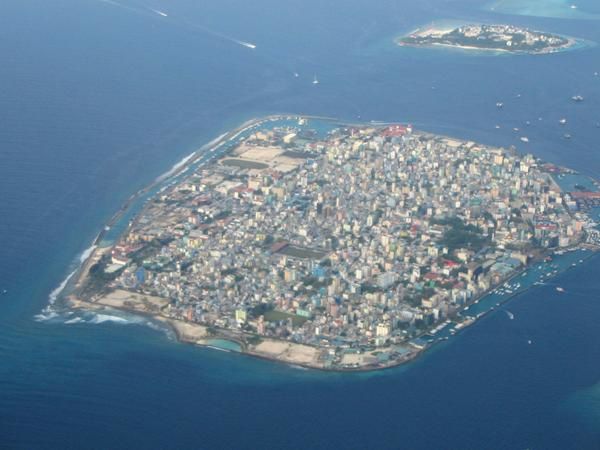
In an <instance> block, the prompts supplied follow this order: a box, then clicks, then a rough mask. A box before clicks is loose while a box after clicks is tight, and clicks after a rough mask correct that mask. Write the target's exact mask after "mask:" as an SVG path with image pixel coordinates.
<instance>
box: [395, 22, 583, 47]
mask: <svg viewBox="0 0 600 450" xmlns="http://www.w3.org/2000/svg"><path fill="white" fill-rule="evenodd" d="M398 42H399V43H400V44H401V45H416V46H427V45H446V46H455V47H464V48H473V49H482V50H502V51H512V52H527V53H548V52H552V51H556V50H560V49H564V48H566V47H568V46H571V45H573V44H574V42H573V41H572V40H571V39H568V38H566V37H562V36H559V35H555V34H550V33H543V32H540V31H532V30H528V29H526V28H520V27H516V26H514V25H464V26H461V27H457V28H454V29H451V30H435V29H428V30H424V31H417V32H414V33H412V34H410V35H409V36H405V37H403V38H401V39H400V40H399V41H398Z"/></svg>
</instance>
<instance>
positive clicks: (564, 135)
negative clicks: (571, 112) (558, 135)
mask: <svg viewBox="0 0 600 450" xmlns="http://www.w3.org/2000/svg"><path fill="white" fill-rule="evenodd" d="M571 137H572V136H571V135H570V134H569V133H565V134H563V138H564V139H571Z"/></svg>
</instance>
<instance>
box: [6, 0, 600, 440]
mask: <svg viewBox="0 0 600 450" xmlns="http://www.w3.org/2000/svg"><path fill="white" fill-rule="evenodd" d="M122 3H125V4H127V5H130V6H131V7H133V8H134V9H136V8H137V9H140V8H141V9H144V8H146V9H145V10H144V11H145V12H143V13H139V12H135V11H130V10H128V9H123V8H115V7H112V6H111V5H110V4H106V3H104V2H94V1H93V0H90V1H87V2H82V1H78V0H57V1H55V2H47V1H42V0H23V1H19V2H8V3H7V4H6V5H3V14H2V15H1V16H0V51H1V52H2V55H3V58H4V62H5V64H4V65H3V67H4V68H3V70H2V71H1V72H0V123H1V124H2V126H0V198H1V200H2V201H0V217H2V220H0V248H1V249H2V252H0V289H7V290H8V294H6V295H3V296H0V360H1V361H2V364H1V365H0V386H1V388H2V395H1V396H0V447H6V448H24V449H32V448H82V447H83V448H102V449H106V448H131V447H134V446H136V447H146V448H210V449H213V448H223V449H232V448H235V449H242V448H251V449H255V448H261V447H262V448H278V449H283V448H290V449H291V448H361V449H363V448H411V449H418V448H473V449H476V448H477V449H479V448H506V449H513V448H544V449H552V448H556V449H565V448H582V449H587V448H590V449H595V448H598V444H599V442H600V441H599V439H600V438H599V435H598V431H597V430H598V429H600V426H599V425H598V422H597V415H595V414H594V413H593V412H594V411H595V405H596V403H595V402H594V398H595V397H594V392H595V390H594V389H595V388H594V386H597V384H598V381H599V380H600V363H599V361H600V346H599V345H598V342H600V340H599V339H598V338H599V335H598V333H599V328H598V326H597V323H598V317H600V303H599V302H598V298H600V285H599V284H598V283H599V282H600V281H599V280H598V277H597V273H598V268H599V267H600V266H599V264H600V261H599V260H598V258H597V257H595V258H592V259H591V260H589V261H588V262H587V263H585V264H578V265H577V266H576V267H574V268H573V269H572V270H569V271H567V272H565V273H564V274H561V275H558V277H557V278H556V279H554V280H553V281H552V283H556V284H559V285H560V286H562V287H564V288H565V291H566V294H565V295H560V293H558V292H557V291H556V290H555V288H554V287H552V286H542V287H540V288H539V289H534V290H529V291H527V292H526V293H524V294H521V295H519V296H518V297H515V298H514V299H512V300H511V301H510V302H509V304H508V305H507V308H509V310H510V311H511V312H512V313H513V314H514V316H515V319H514V320H510V319H509V318H508V317H507V315H506V313H504V312H501V311H500V312H495V313H492V314H489V315H487V316H486V317H485V318H483V320H481V321H480V322H478V323H476V324H475V325H473V326H471V327H469V328H468V329H467V330H465V331H464V332H462V333H460V334H459V335H458V336H455V337H454V338H451V339H449V340H448V341H445V342H443V343H442V344H440V345H438V346H436V347H435V348H434V349H433V350H432V351H431V352H430V353H429V354H428V355H426V356H425V357H423V358H420V359H419V360H418V361H416V362H415V363H414V364H410V365H408V366H405V367H402V368H397V369H392V370H389V371H383V372H379V373H368V374H356V375H347V374H327V373H321V372H312V371H305V370H300V369H297V368H291V367H288V366H285V365H280V364H276V363H270V362H266V361H260V360H256V359H253V358H250V357H246V356H243V355H239V354H236V353H234V352H222V351H217V350H213V349H208V348H195V347H192V346H187V345H179V344H177V343H176V342H175V341H174V340H173V338H172V336H171V335H170V334H169V333H168V332H167V331H166V330H163V329H161V328H157V327H156V326H154V325H153V324H151V323H148V321H147V320H145V319H140V318H136V317H133V316H127V315H126V316H122V315H119V314H117V313H113V312H108V313H107V314H103V315H102V316H88V317H82V318H81V320H73V319H75V318H73V317H71V316H68V317H61V318H55V319H53V320H48V321H42V322H38V321H36V320H34V317H35V316H36V315H37V314H39V313H40V311H41V310H42V308H44V306H45V305H46V304H47V301H48V296H49V294H50V293H51V291H52V290H53V289H55V288H56V287H57V286H58V285H59V284H60V283H61V281H62V280H64V278H65V276H66V275H67V274H68V273H70V272H71V270H72V269H73V268H74V267H76V266H77V264H78V262H79V255H80V254H81V253H82V252H83V251H84V250H85V249H86V248H87V247H88V246H89V245H90V242H91V240H92V239H93V238H94V236H96V235H97V234H98V232H100V230H101V229H102V226H103V224H104V223H105V222H106V221H107V220H108V219H109V218H110V217H111V216H112V214H113V213H114V212H115V210H116V209H117V208H118V207H119V206H120V205H121V204H122V203H123V201H125V199H127V198H128V197H129V196H130V195H131V194H132V193H134V192H136V191H137V190H138V189H140V188H141V187H143V186H145V185H146V184H147V183H149V182H151V181H152V180H154V179H155V178H156V177H158V176H159V175H160V174H162V173H164V172H165V171H166V170H168V169H169V168H170V167H172V166H173V165H174V164H175V163H176V162H177V161H180V160H181V159H182V158H183V157H184V156H186V155H189V154H190V153H191V152H192V151H194V150H196V149H197V148H199V147H200V146H202V145H203V144H205V143H206V142H209V141H210V140H212V139H214V138H216V137H217V136H219V135H221V134H222V133H224V132H225V131H227V130H228V129H231V128H233V127H235V126H237V125H239V124H241V123H242V122H244V121H245V120H247V119H250V118H252V117H255V116H259V115H264V114H270V113H280V112H295V113H305V114H316V115H327V116H335V117H340V118H342V119H345V120H356V119H357V118H358V117H359V116H360V118H361V119H362V120H386V121H408V122H412V123H413V124H414V125H415V126H417V127H419V128H422V129H425V130H429V131H434V132H440V133H445V134H451V135H456V136H458V137H464V138H471V139H475V140H479V141H482V142H486V143H490V144H497V145H506V146H508V145H516V146H517V147H518V149H519V150H521V151H531V152H533V153H535V154H536V155H538V156H541V157H543V158H546V159H548V160H551V161H553V162H556V163H558V164H565V165H568V166H570V167H574V168H575V169H578V170H580V171H582V172H584V173H585V174H587V175H592V176H594V175H595V176H597V175H598V174H599V173H600V158H598V153H597V142H598V137H599V130H598V129H597V128H596V126H595V124H596V122H597V121H598V120H600V117H599V116H598V106H597V105H598V101H600V80H599V79H598V77H596V76H594V72H595V71H599V70H600V67H599V66H598V61H600V58H599V56H600V53H599V50H598V48H597V47H593V48H586V49H582V50H578V51H573V52H566V53H561V54H557V55H550V56H548V57H527V56H524V57H518V58H504V57H503V58H494V57H486V58H480V57H475V56H470V55H466V54H458V53H456V52H428V51H418V50H416V49H408V50H405V49H398V48H397V47H395V46H394V45H393V44H392V43H391V38H393V36H395V35H397V34H398V33H399V32H402V31H404V30H410V29H413V28H414V27H416V26H418V25H420V24H423V23H428V22H430V21H431V20H437V19H456V20H459V21H464V20H466V21H468V22H472V21H476V20H479V19H481V20H486V21H495V20H496V19H498V18H499V17H498V16H495V15H494V14H493V13H491V12H486V11H483V10H481V2H478V1H470V0H452V1H442V0H431V1H429V2H408V1H400V2H398V1H391V0H389V1H388V0H383V1H381V2H377V3H376V4H370V3H369V4H367V3H365V2H360V1H344V2H341V1H334V2H333V3H324V2H318V1H316V0H303V1H299V0H298V1H296V0H289V1H287V2H277V1H275V0H258V2H244V3H241V2H233V1H220V2H216V1H211V0H207V1H206V2H196V1H193V0H180V1H178V2H176V3H175V2H172V3H168V4H166V2H160V1H158V0H153V1H150V0H148V1H146V0H136V1H133V0H131V1H128V0H123V1H122ZM148 8H154V9H165V10H166V11H167V13H168V14H169V17H170V18H172V19H173V20H171V21H169V22H166V21H161V20H160V17H159V16H158V15H156V14H154V15H153V14H151V13H150V14H149V13H148ZM256 11H260V12H261V13H260V14H256ZM154 16H156V17H154ZM249 17H252V20H248V18H249ZM501 18H502V20H503V21H507V20H510V21H512V22H514V23H518V24H520V25H526V26H530V27H533V28H538V29H539V28H543V29H548V30H549V31H554V32H557V33H562V34H567V35H573V36H577V37H581V38H583V39H587V40H590V41H594V42H597V41H599V40H600V29H599V28H598V26H597V23H596V22H594V21H593V20H582V21H577V20H555V19H539V18H535V17H528V16H501ZM198 27H209V28H211V29H214V30H216V31H218V33H220V34H224V35H227V36H232V37H235V38H236V39H241V40H245V41H250V42H254V43H256V44H257V49H256V50H255V51H250V50H249V49H248V48H245V47H243V46H240V45H235V44H233V45H232V42H231V40H228V39H223V38H218V37H217V36H215V34H214V33H213V34H210V33H206V32H203V31H202V30H201V28H198ZM557 67H560V68H561V69H562V70H560V71H559V70H557V69H556V68H557ZM293 72H298V73H299V75H300V76H299V77H297V78H296V77H294V76H293ZM315 74H317V75H318V77H319V80H320V81H321V83H320V84H319V85H318V86H313V85H312V83H311V81H312V79H313V76H314V75H315ZM574 94H582V95H585V97H586V101H585V102H583V103H581V104H574V103H573V102H571V101H570V97H571V96H572V95H574ZM497 101H503V102H504V103H505V107H504V109H503V110H502V111H499V110H497V108H496V107H495V104H496V102H497ZM562 117H567V118H568V125H567V126H566V127H561V126H560V125H558V120H559V119H560V118H562ZM539 118H542V120H538V119H539ZM527 121H529V122H530V124H529V125H527V124H526V122H527ZM495 125H500V128H499V129H496V128H495ZM514 127H518V128H520V129H522V130H526V131H524V132H523V134H524V133H526V135H527V136H528V137H529V139H530V143H529V144H528V145H526V146H525V145H524V144H522V143H521V142H520V141H519V139H518V137H519V136H520V135H521V134H522V133H518V134H517V133H515V132H514V131H513V130H512V129H513V128H514ZM565 132H569V133H570V134H572V136H573V138H572V139H571V140H570V141H568V142H567V141H565V140H564V139H561V137H562V135H563V134H564V133H565ZM67 322H68V323H67ZM151 325H152V326H151ZM529 340H531V341H532V342H533V344H528V341H529ZM232 430H235V432H232Z"/></svg>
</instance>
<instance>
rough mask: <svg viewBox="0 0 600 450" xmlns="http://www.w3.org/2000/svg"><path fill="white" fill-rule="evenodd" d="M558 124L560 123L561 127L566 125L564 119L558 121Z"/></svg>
mask: <svg viewBox="0 0 600 450" xmlns="http://www.w3.org/2000/svg"><path fill="white" fill-rule="evenodd" d="M558 123H560V124H561V125H565V124H566V123H567V119H565V118H564V117H563V118H562V119H560V120H559V121H558Z"/></svg>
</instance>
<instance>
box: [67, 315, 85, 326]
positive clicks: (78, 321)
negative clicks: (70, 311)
mask: <svg viewBox="0 0 600 450" xmlns="http://www.w3.org/2000/svg"><path fill="white" fill-rule="evenodd" d="M82 322H85V320H83V319H82V318H81V317H73V318H72V319H69V320H65V324H66V325H70V324H73V323H82Z"/></svg>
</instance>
